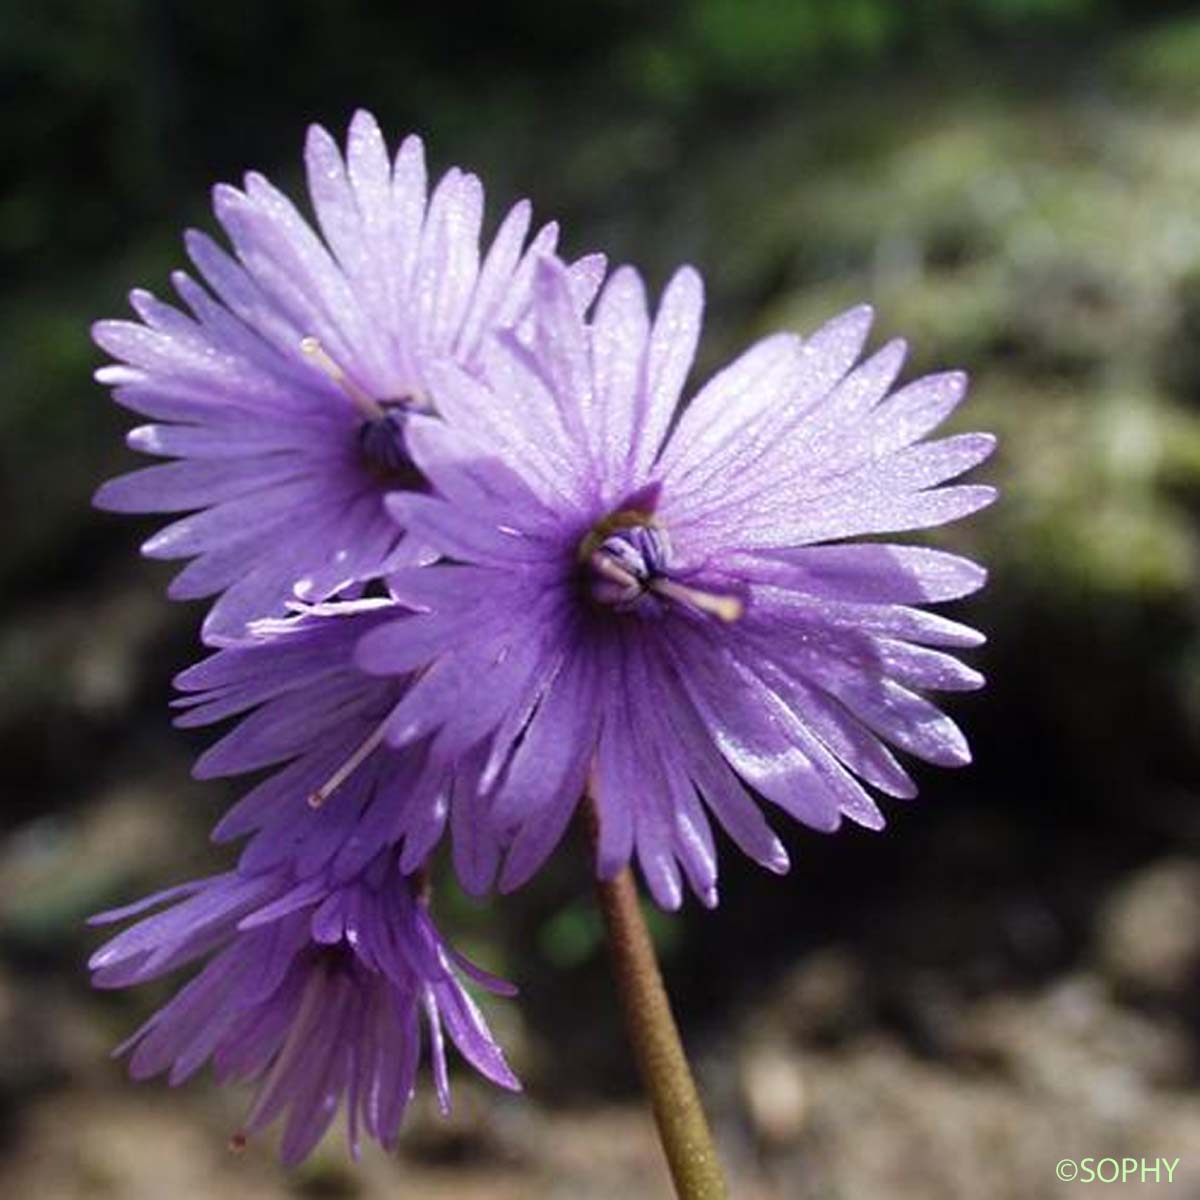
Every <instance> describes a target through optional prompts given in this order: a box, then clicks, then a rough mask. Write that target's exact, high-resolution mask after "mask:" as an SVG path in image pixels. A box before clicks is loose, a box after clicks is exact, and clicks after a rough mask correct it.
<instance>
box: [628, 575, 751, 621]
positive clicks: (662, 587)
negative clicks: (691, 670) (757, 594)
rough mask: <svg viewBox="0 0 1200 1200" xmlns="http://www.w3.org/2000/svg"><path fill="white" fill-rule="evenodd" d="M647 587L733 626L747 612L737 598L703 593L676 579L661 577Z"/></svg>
mask: <svg viewBox="0 0 1200 1200" xmlns="http://www.w3.org/2000/svg"><path fill="white" fill-rule="evenodd" d="M646 587H647V588H648V589H649V590H650V591H652V592H657V593H658V594H659V595H660V596H666V597H667V598H668V599H671V600H677V601H678V602H679V603H680V604H686V605H688V606H689V607H691V608H695V609H698V610H699V611H700V612H702V613H707V614H708V615H709V616H711V617H716V618H717V620H718V621H724V622H726V624H732V623H733V622H734V621H736V620H737V619H738V618H739V617H740V616H741V615H742V613H743V612H744V611H745V605H743V604H742V602H741V601H740V600H739V599H738V598H737V597H736V596H721V595H718V594H716V593H715V592H702V591H700V590H699V588H693V587H688V586H687V585H686V584H683V583H677V582H676V581H675V580H674V579H668V578H666V577H665V576H661V575H660V576H658V577H657V578H654V579H651V580H650V581H649V582H648V583H647V584H646Z"/></svg>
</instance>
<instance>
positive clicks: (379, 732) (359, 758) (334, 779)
mask: <svg viewBox="0 0 1200 1200" xmlns="http://www.w3.org/2000/svg"><path fill="white" fill-rule="evenodd" d="M385 729H387V721H381V722H380V724H379V726H378V728H376V729H374V730H373V731H372V732H371V736H370V737H368V738H367V740H366V741H365V742H363V744H362V745H361V746H359V748H358V749H357V750H355V751H354V753H353V754H351V755H350V757H349V758H348V759H346V761H345V762H344V763H342V765H341V766H340V767H338V769H337V770H336V771H334V773H333V774H332V775H330V777H329V778H328V779H327V780H325V782H324V783H323V784H321V786H320V787H319V788H317V790H316V791H315V792H313V794H312V795H311V796H309V798H308V807H309V808H320V807H321V805H323V804H324V803H325V801H326V800H328V799H329V797H330V796H332V795H333V793H334V792H336V791H337V790H338V788H340V787H341V786H342V784H343V783H345V782H346V780H347V779H349V778H350V776H351V775H353V774H354V772H355V771H357V770H358V768H359V767H361V766H362V765H363V763H364V762H366V760H367V759H368V758H370V757H371V755H372V754H373V753H374V752H375V751H376V750H377V749H378V748H379V744H380V742H382V741H383V733H384V730H385Z"/></svg>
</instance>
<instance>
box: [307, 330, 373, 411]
mask: <svg viewBox="0 0 1200 1200" xmlns="http://www.w3.org/2000/svg"><path fill="white" fill-rule="evenodd" d="M300 349H301V350H302V351H303V352H304V353H305V354H306V355H308V357H309V358H311V359H312V360H313V362H314V363H316V365H317V366H318V367H320V368H321V370H322V371H324V372H325V374H326V375H328V376H329V378H330V379H332V380H333V382H334V383H336V384H337V385H338V387H340V388H341V389H342V391H343V392H345V393H346V395H347V396H349V397H350V399H351V400H352V401H353V402H354V403H355V404H356V405H357V406H358V408H359V409H360V410H361V412H362V413H363V415H364V416H365V417H367V418H368V419H369V420H372V421H378V420H380V419H381V418H382V417H384V416H386V412H385V410H384V408H383V405H381V404H380V403H379V401H378V400H374V399H372V398H371V397H370V396H368V395H367V393H366V392H364V391H363V390H362V388H360V387H359V386H358V384H356V383H355V382H354V380H352V379H351V378H350V377H349V376H348V375H347V374H346V372H345V371H343V370H342V368H341V367H339V366H338V365H337V363H335V362H334V361H333V359H332V358H330V357H329V355H328V354H327V353H326V352H325V347H324V346H322V345H321V343H320V342H319V341H318V340H317V339H316V338H315V337H305V338H301V339H300Z"/></svg>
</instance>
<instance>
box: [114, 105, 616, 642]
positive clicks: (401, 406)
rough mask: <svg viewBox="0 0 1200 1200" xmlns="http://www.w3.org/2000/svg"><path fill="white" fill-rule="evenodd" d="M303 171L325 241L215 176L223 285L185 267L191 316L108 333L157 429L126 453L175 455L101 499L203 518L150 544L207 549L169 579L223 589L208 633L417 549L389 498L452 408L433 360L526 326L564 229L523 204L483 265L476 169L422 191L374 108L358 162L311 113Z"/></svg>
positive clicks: (282, 203) (122, 394)
mask: <svg viewBox="0 0 1200 1200" xmlns="http://www.w3.org/2000/svg"><path fill="white" fill-rule="evenodd" d="M305 163H306V166H307V169H308V188H309V193H310V195H311V198H312V204H313V208H314V209H315V211H316V216H317V223H318V225H319V227H320V233H321V236H318V234H317V233H316V232H315V231H314V230H313V229H312V228H311V227H310V225H309V224H308V223H307V221H306V220H305V219H304V217H303V216H301V214H300V213H299V211H298V210H297V209H296V208H295V207H294V206H293V205H292V203H291V202H290V201H289V200H288V199H287V198H286V197H285V196H284V195H283V194H282V193H280V192H279V191H277V190H276V189H275V188H274V187H273V186H272V185H271V184H270V183H269V182H268V181H267V180H266V179H264V178H263V177H262V176H261V175H258V174H253V173H251V174H249V175H247V176H246V180H245V186H244V190H243V191H239V190H238V189H237V188H234V187H230V186H228V185H225V184H222V185H219V186H218V187H217V188H216V189H215V191H214V195H213V204H214V208H215V210H216V214H217V218H218V220H219V221H220V222H221V224H222V225H223V226H224V228H225V230H226V232H227V233H228V235H229V238H230V240H231V241H232V243H233V247H234V251H235V254H236V257H234V256H231V255H229V254H228V253H227V252H226V251H224V250H223V249H221V248H220V246H218V245H217V243H216V242H214V241H213V240H212V239H211V238H209V237H207V236H206V235H205V234H202V233H198V232H195V231H190V232H189V233H188V234H187V237H186V243H187V249H188V253H189V255H190V256H191V259H192V261H193V263H194V264H195V266H196V269H197V270H198V271H199V273H200V275H201V276H202V278H203V279H204V280H205V282H207V284H208V286H209V288H210V289H211V292H210V291H207V290H205V288H203V287H202V286H200V285H199V284H198V283H196V282H195V281H194V280H193V279H192V278H191V277H190V276H188V275H187V274H185V273H183V272H177V273H176V274H175V275H173V276H172V281H173V283H174V285H175V289H176V291H177V292H178V293H179V296H180V298H181V299H182V301H183V302H184V304H185V305H186V306H187V309H189V310H190V312H184V311H181V310H180V309H177V308H174V307H172V306H171V305H168V304H164V303H162V302H161V301H159V300H157V299H156V298H155V297H154V296H152V295H151V294H150V293H148V292H144V291H140V290H139V291H135V292H133V293H132V295H131V297H130V299H131V302H132V305H133V308H134V309H135V311H136V313H137V315H138V317H139V318H140V319H141V323H138V322H131V321H101V322H99V323H98V324H97V325H96V326H95V329H94V336H95V339H96V341H97V343H98V344H99V345H100V346H101V347H102V348H103V349H105V350H106V351H108V352H109V353H110V354H111V355H112V356H113V357H114V358H115V359H117V360H118V363H119V365H113V366H107V367H104V368H102V369H101V370H100V371H99V372H98V373H97V378H98V379H99V380H100V381H101V382H102V383H106V384H111V385H113V388H114V396H115V398H116V399H117V401H118V402H119V403H121V404H123V405H125V406H126V407H128V408H131V409H133V410H134V411H136V412H138V413H141V414H144V415H145V416H148V417H150V418H152V420H153V421H154V422H155V423H154V424H150V425H144V426H141V427H140V428H138V429H135V430H133V432H132V433H130V435H129V444H130V445H131V446H132V447H133V448H134V449H136V450H140V451H143V452H144V453H147V454H154V455H162V456H165V457H168V458H171V459H174V460H175V461H172V462H169V463H165V464H161V465H159V466H154V467H149V468H147V469H144V470H141V471H137V472H134V473H133V474H131V475H125V476H122V477H121V478H118V479H114V480H111V481H110V482H109V483H107V484H105V485H104V486H103V487H102V488H101V489H100V490H99V492H98V493H97V495H96V503H97V504H98V505H99V506H100V507H101V508H107V509H111V510H114V511H118V512H162V513H188V512H191V513H193V515H191V516H186V517H184V518H183V519H181V520H177V521H175V522H174V523H173V524H171V525H168V526H167V527H166V528H165V529H163V530H161V531H160V532H159V533H158V534H156V535H155V536H154V537H152V538H151V539H150V540H149V541H147V542H146V543H145V545H144V546H143V548H142V549H143V552H144V553H145V554H147V555H150V556H152V557H157V558H191V559H193V561H192V562H191V563H190V564H189V565H188V566H187V567H186V568H185V569H184V570H183V571H182V572H181V573H180V574H179V575H178V576H176V578H175V579H174V580H173V582H172V584H171V588H170V594H171V595H172V596H173V597H175V598H176V599H193V598H197V597H203V596H212V595H217V594H219V595H220V598H219V599H218V600H217V602H216V603H215V605H214V606H213V608H212V610H211V612H210V613H209V615H208V618H207V620H206V621H205V625H204V633H205V636H206V637H208V638H212V637H219V636H221V635H232V634H237V633H239V632H240V631H241V630H242V628H243V627H244V625H245V624H246V623H247V622H248V621H250V620H254V619H256V618H259V617H267V616H273V615H276V614H278V613H280V612H282V611H283V607H284V604H285V603H286V601H288V600H289V599H291V598H292V597H293V595H298V596H300V597H301V598H303V599H309V600H321V599H324V598H326V597H329V596H332V595H334V594H336V593H338V592H339V591H341V590H342V589H344V588H346V587H347V586H349V585H351V584H354V583H356V582H359V581H362V580H369V579H372V578H374V577H376V576H378V575H380V574H382V573H383V572H384V571H385V570H386V569H387V567H388V565H389V564H396V563H401V562H419V561H421V560H422V557H423V555H424V554H425V553H426V551H425V548H424V547H422V546H421V545H420V543H419V542H414V541H412V540H407V541H404V542H402V541H401V531H400V530H399V529H398V528H397V526H396V524H395V522H394V521H391V520H389V519H388V518H387V517H386V515H385V514H384V512H383V509H382V506H381V498H382V497H383V496H384V495H385V494H386V493H387V492H389V491H391V490H393V489H396V488H408V487H414V486H419V485H420V483H421V480H420V477H419V475H418V474H417V472H415V471H414V469H413V467H412V464H411V462H410V459H409V455H408V451H407V446H406V439H405V427H406V424H407V422H408V419H409V417H410V416H411V414H412V413H414V412H428V411H431V410H432V409H433V408H434V407H435V406H436V387H435V385H434V381H433V377H432V375H431V373H430V364H431V363H432V362H433V361H435V360H436V359H439V358H442V357H449V358H451V359H453V360H454V361H456V362H458V363H459V364H460V365H461V366H462V367H464V368H465V369H467V370H471V369H473V368H474V366H475V364H476V363H477V361H478V357H479V353H480V349H481V347H482V346H483V345H484V343H485V342H486V340H487V338H488V337H489V336H490V335H491V333H492V332H494V331H495V330H497V329H506V328H510V327H513V326H515V325H517V324H518V323H519V322H520V321H521V319H522V317H523V315H524V313H525V311H526V309H527V307H528V303H529V291H530V281H531V278H532V275H533V268H534V263H535V261H536V259H537V258H538V257H539V256H540V255H542V254H544V253H547V252H549V251H551V250H553V248H554V246H555V243H556V240H557V236H558V233H557V228H556V226H554V225H553V224H550V225H546V226H544V227H543V228H542V229H541V230H540V231H539V232H538V233H537V234H536V235H535V236H534V238H533V239H532V241H531V242H530V243H529V245H528V248H526V249H524V250H523V249H522V247H523V246H524V243H525V238H526V234H527V232H528V230H529V222H530V208H529V204H528V203H527V202H526V201H521V202H520V203H518V204H516V205H514V207H513V208H512V209H511V210H510V211H509V213H508V215H507V216H506V217H505V219H504V220H503V222H502V223H501V225H500V228H499V231H498V232H497V234H496V236H495V239H494V240H493V242H492V245H491V248H490V250H489V251H488V253H487V255H486V256H485V257H484V259H483V261H482V262H481V261H480V252H479V235H480V225H481V221H482V216H483V188H482V186H481V184H480V182H479V180H478V179H477V178H476V177H475V176H474V175H469V174H464V173H463V172H462V171H459V170H457V169H452V170H450V171H448V172H447V173H446V174H445V175H444V176H443V177H442V179H441V180H440V182H438V183H437V185H436V186H435V187H434V188H433V190H432V193H431V194H430V195H429V196H428V198H427V194H426V172H425V157H424V150H423V148H422V145H421V142H420V140H419V139H418V138H416V137H410V138H408V139H406V140H405V141H404V143H403V144H402V145H401V147H400V150H399V153H398V154H397V155H396V157H395V160H394V162H393V161H391V160H390V159H389V156H388V152H387V147H386V145H385V144H384V140H383V137H382V135H381V134H380V131H379V128H378V126H377V125H376V123H375V120H374V118H373V117H371V116H370V115H369V114H368V113H365V112H359V113H357V114H356V115H355V117H354V120H353V121H352V122H351V125H350V134H349V139H348V145H347V149H346V155H345V158H344V159H343V156H342V154H341V152H340V151H339V149H338V146H337V144H336V143H335V142H334V140H333V138H332V137H330V135H329V134H328V133H327V132H326V131H325V130H324V129H321V128H320V127H318V126H313V127H312V128H311V129H310V130H309V135H308V144H307V148H306V151H305ZM602 274H603V263H602V260H600V259H599V258H598V257H591V258H588V259H584V260H581V261H580V263H578V264H576V268H575V269H574V281H575V286H576V289H577V294H578V299H579V301H580V302H581V303H583V304H586V303H587V301H588V299H589V298H590V296H591V295H592V294H594V290H595V288H596V287H597V286H598V285H599V280H600V278H601V276H602Z"/></svg>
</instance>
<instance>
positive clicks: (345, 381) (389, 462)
mask: <svg viewBox="0 0 1200 1200" xmlns="http://www.w3.org/2000/svg"><path fill="white" fill-rule="evenodd" d="M300 349H301V350H302V351H303V352H304V354H305V355H306V356H307V357H308V358H310V359H312V361H313V362H314V363H315V364H316V365H317V366H318V367H319V368H320V369H321V371H323V372H324V373H325V374H326V375H327V376H329V378H330V379H332V380H333V382H334V383H336V384H337V385H338V387H339V388H341V389H342V391H343V392H344V393H345V394H346V396H347V398H348V399H349V400H350V401H351V402H352V403H353V404H354V406H355V408H357V409H358V410H359V412H360V413H361V414H362V417H363V420H362V423H361V424H360V425H359V427H358V448H359V452H360V453H361V455H362V460H363V464H364V465H365V466H366V468H367V470H369V471H370V472H371V474H373V475H376V476H378V477H379V478H380V479H382V480H383V481H384V482H387V483H391V484H394V485H396V486H400V487H407V488H413V489H416V488H418V487H420V485H421V483H423V482H424V481H423V480H422V478H421V475H420V473H419V472H418V471H417V469H416V468H415V467H414V466H413V464H412V460H411V459H410V458H409V456H408V448H407V447H406V446H405V444H404V422H405V418H406V416H407V413H408V410H409V409H410V408H416V407H418V405H417V403H416V402H415V401H414V400H410V399H408V398H406V397H402V398H398V399H394V400H377V399H375V397H374V396H371V395H368V394H367V392H365V391H364V390H363V389H362V388H361V387H359V386H358V384H357V383H355V382H354V380H353V379H351V378H350V377H349V376H348V375H347V374H346V372H345V371H344V370H342V368H341V367H340V366H339V365H338V364H337V362H335V361H334V359H332V358H331V357H330V356H329V354H328V353H327V352H326V350H325V347H324V346H322V345H321V343H320V342H319V341H318V340H317V339H316V338H315V337H306V338H303V339H302V340H301V342H300Z"/></svg>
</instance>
